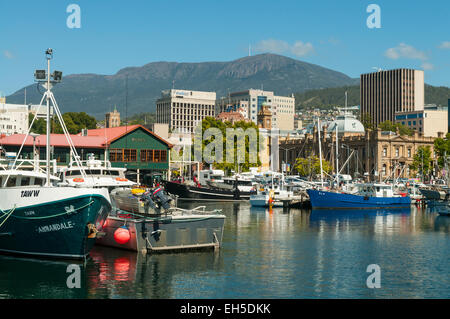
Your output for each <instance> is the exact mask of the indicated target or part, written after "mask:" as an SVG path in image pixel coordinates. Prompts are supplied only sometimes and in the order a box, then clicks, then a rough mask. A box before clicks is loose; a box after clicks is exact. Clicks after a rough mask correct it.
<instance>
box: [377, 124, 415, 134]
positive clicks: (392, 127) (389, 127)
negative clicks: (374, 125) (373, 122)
mask: <svg viewBox="0 0 450 319" xmlns="http://www.w3.org/2000/svg"><path fill="white" fill-rule="evenodd" d="M378 128H379V129H381V130H382V131H391V132H397V130H398V133H399V134H400V135H408V136H411V135H413V134H414V131H413V130H412V129H411V128H409V127H408V126H406V125H403V124H401V123H392V122H391V121H389V120H388V121H384V122H381V123H380V124H378Z"/></svg>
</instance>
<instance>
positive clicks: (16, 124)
mask: <svg viewBox="0 0 450 319" xmlns="http://www.w3.org/2000/svg"><path fill="white" fill-rule="evenodd" d="M5 102H6V101H5ZM27 131H28V105H22V104H6V103H0V135H3V134H4V135H11V134H24V133H26V132H27Z"/></svg>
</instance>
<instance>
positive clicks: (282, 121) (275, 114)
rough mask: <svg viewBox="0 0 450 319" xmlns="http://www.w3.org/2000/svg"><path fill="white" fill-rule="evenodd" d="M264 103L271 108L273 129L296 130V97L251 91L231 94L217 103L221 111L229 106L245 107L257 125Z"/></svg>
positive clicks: (249, 116)
mask: <svg viewBox="0 0 450 319" xmlns="http://www.w3.org/2000/svg"><path fill="white" fill-rule="evenodd" d="M263 103H266V105H268V106H269V107H270V111H271V112H272V127H273V128H278V129H280V130H286V131H291V130H293V129H294V115H295V98H294V95H292V96H290V97H288V96H277V95H275V94H274V92H272V91H264V90H256V89H249V90H246V91H240V92H233V93H230V94H229V95H228V97H225V98H221V99H220V100H218V102H217V104H218V109H221V111H223V110H224V109H223V107H224V106H227V105H242V106H244V105H245V106H246V107H247V111H248V118H249V119H250V120H251V121H252V122H253V123H255V124H257V123H258V112H259V111H260V110H261V107H262V105H263Z"/></svg>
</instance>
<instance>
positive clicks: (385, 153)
mask: <svg viewBox="0 0 450 319" xmlns="http://www.w3.org/2000/svg"><path fill="white" fill-rule="evenodd" d="M386 156H387V148H386V147H385V148H383V157H386Z"/></svg>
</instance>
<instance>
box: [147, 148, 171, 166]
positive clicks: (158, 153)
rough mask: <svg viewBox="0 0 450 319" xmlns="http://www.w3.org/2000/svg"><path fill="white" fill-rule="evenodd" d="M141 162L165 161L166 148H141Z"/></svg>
mask: <svg viewBox="0 0 450 319" xmlns="http://www.w3.org/2000/svg"><path fill="white" fill-rule="evenodd" d="M141 162H152V163H161V162H167V151H166V150H141Z"/></svg>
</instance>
